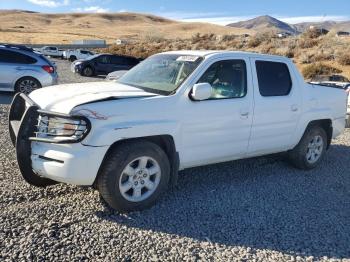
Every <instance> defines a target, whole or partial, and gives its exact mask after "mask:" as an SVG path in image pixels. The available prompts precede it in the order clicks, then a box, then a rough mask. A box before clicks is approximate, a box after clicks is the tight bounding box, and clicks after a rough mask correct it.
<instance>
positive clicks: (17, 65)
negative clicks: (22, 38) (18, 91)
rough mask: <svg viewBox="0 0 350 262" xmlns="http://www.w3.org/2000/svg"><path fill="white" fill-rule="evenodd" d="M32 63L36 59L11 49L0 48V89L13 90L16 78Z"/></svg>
mask: <svg viewBox="0 0 350 262" xmlns="http://www.w3.org/2000/svg"><path fill="white" fill-rule="evenodd" d="M34 63H36V60H35V59H34V58H32V57H29V56H27V55H24V54H21V53H18V52H15V51H11V50H4V49H2V50H0V89H2V90H9V91H10V90H13V87H14V84H15V81H16V79H18V78H19V77H21V76H22V75H23V72H24V71H25V70H28V67H29V66H30V64H34Z"/></svg>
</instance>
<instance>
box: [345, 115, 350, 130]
mask: <svg viewBox="0 0 350 262" xmlns="http://www.w3.org/2000/svg"><path fill="white" fill-rule="evenodd" d="M345 127H346V128H350V115H347V116H346V122H345Z"/></svg>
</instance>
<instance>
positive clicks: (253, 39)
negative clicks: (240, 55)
mask: <svg viewBox="0 0 350 262" xmlns="http://www.w3.org/2000/svg"><path fill="white" fill-rule="evenodd" d="M261 43H262V41H261V39H259V38H257V37H254V36H253V37H251V38H250V39H249V41H248V43H247V46H248V47H249V48H255V47H258V46H259V45H260V44H261Z"/></svg>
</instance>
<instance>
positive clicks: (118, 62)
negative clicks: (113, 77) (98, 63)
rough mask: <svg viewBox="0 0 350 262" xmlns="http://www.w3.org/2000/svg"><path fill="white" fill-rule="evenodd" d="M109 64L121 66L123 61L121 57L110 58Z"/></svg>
mask: <svg viewBox="0 0 350 262" xmlns="http://www.w3.org/2000/svg"><path fill="white" fill-rule="evenodd" d="M111 63H112V64H116V65H123V64H125V59H124V57H121V56H111Z"/></svg>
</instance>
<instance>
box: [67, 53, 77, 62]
mask: <svg viewBox="0 0 350 262" xmlns="http://www.w3.org/2000/svg"><path fill="white" fill-rule="evenodd" d="M75 60H77V57H76V56H75V55H72V56H70V57H69V61H71V62H74V61H75Z"/></svg>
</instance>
